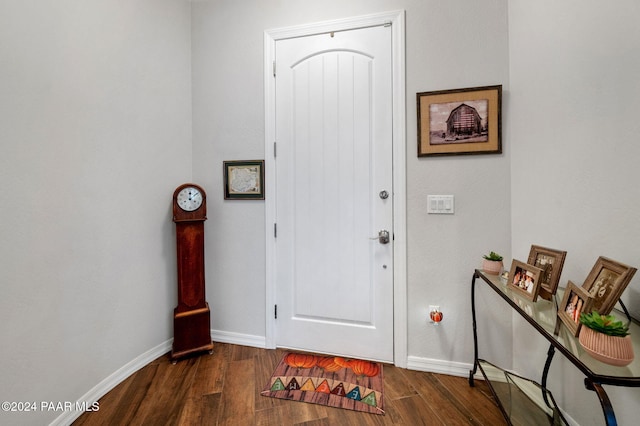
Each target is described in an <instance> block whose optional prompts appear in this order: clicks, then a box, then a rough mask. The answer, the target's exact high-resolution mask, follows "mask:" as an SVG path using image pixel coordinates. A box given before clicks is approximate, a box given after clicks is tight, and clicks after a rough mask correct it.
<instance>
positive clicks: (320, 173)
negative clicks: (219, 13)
mask: <svg viewBox="0 0 640 426" xmlns="http://www.w3.org/2000/svg"><path fill="white" fill-rule="evenodd" d="M275 52H276V53H275V57H276V60H275V64H276V65H275V69H274V71H275V79H276V80H275V111H276V113H275V116H276V124H275V134H276V141H277V147H276V152H277V154H276V157H275V168H276V171H275V182H276V190H275V194H274V195H275V197H276V198H277V200H276V223H277V228H276V229H277V234H276V237H275V238H276V240H275V241H276V242H275V251H276V253H275V265H276V266H275V280H276V297H275V301H276V304H277V319H276V345H277V346H279V347H287V348H294V349H300V350H307V351H315V352H324V353H331V354H339V355H344V356H350V357H360V358H368V359H374V360H380V361H393V329H394V328H393V306H394V305H393V296H394V292H393V277H394V274H393V249H394V241H393V223H394V222H393V167H392V164H393V140H392V139H393V132H392V125H393V123H392V113H393V102H392V96H393V93H392V91H393V90H392V58H391V28H390V26H375V27H370V28H364V29H356V30H348V31H340V32H335V33H326V34H319V35H313V36H306V37H297V38H291V39H285V40H278V41H277V42H276V46H275ZM380 232H383V233H384V232H388V235H389V239H388V242H385V241H382V240H381V239H379V238H378V235H379V233H380Z"/></svg>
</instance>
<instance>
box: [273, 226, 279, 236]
mask: <svg viewBox="0 0 640 426" xmlns="http://www.w3.org/2000/svg"><path fill="white" fill-rule="evenodd" d="M273 238H278V224H277V223H274V224H273Z"/></svg>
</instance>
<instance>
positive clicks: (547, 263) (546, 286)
mask: <svg viewBox="0 0 640 426" xmlns="http://www.w3.org/2000/svg"><path fill="white" fill-rule="evenodd" d="M566 257H567V252H566V251H562V250H555V249H551V248H547V247H542V246H538V245H532V246H531V250H530V251H529V258H528V260H527V263H528V264H529V265H533V266H536V267H538V268H540V269H542V275H541V277H540V286H541V288H540V297H542V298H543V299H546V300H551V296H553V295H554V294H556V291H557V290H558V283H559V282H560V275H561V274H562V267H563V266H564V260H565V258H566Z"/></svg>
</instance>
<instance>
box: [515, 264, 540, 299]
mask: <svg viewBox="0 0 640 426" xmlns="http://www.w3.org/2000/svg"><path fill="white" fill-rule="evenodd" d="M541 275H542V269H540V268H537V267H535V266H533V265H528V264H526V263H524V262H521V261H519V260H514V261H513V262H512V263H511V271H510V272H509V280H508V281H507V283H508V287H509V288H510V289H512V290H514V291H516V292H518V293H520V294H522V295H524V296H525V297H526V298H527V299H529V300H531V301H533V302H535V301H536V299H537V298H538V293H539V292H540V276H541Z"/></svg>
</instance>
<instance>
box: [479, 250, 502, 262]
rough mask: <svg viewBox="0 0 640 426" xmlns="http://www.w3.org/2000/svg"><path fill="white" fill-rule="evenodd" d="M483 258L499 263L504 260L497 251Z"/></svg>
mask: <svg viewBox="0 0 640 426" xmlns="http://www.w3.org/2000/svg"><path fill="white" fill-rule="evenodd" d="M482 257H484V258H485V259H487V260H495V261H497V262H499V261H501V260H502V256H500V255H499V254H498V253H496V252H495V251H492V252H491V253H489V254H485V255H484V256H482Z"/></svg>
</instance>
